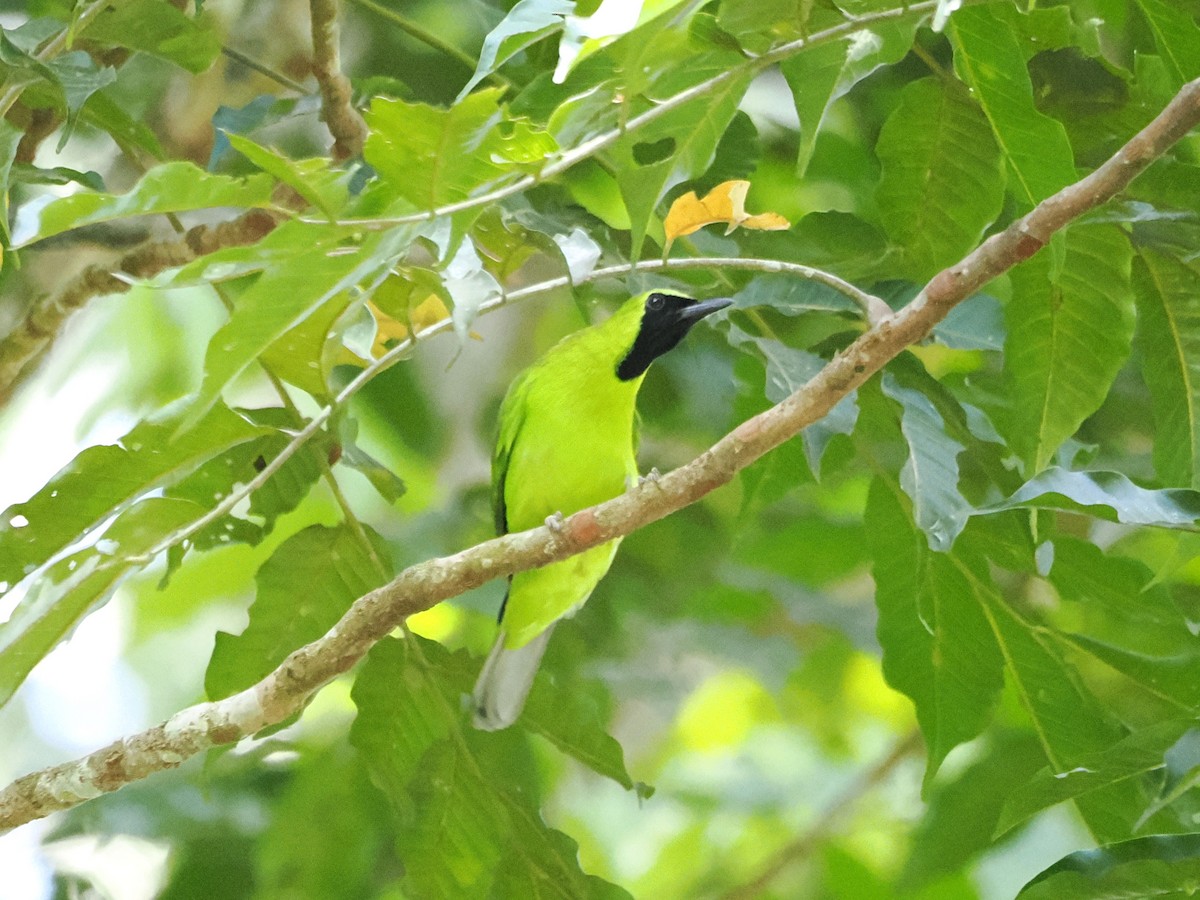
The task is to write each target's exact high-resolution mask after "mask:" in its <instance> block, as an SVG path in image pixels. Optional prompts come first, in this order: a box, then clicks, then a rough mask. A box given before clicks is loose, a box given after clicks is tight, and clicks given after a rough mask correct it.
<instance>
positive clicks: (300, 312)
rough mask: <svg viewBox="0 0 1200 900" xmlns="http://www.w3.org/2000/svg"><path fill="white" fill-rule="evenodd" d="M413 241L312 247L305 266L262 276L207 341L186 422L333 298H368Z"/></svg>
mask: <svg viewBox="0 0 1200 900" xmlns="http://www.w3.org/2000/svg"><path fill="white" fill-rule="evenodd" d="M412 239H413V232H412V230H411V229H410V228H404V227H401V228H393V229H391V230H389V231H384V232H376V233H372V234H368V235H367V236H366V237H365V238H364V239H363V241H362V243H361V244H360V245H359V246H357V247H351V248H330V249H328V250H326V251H325V252H312V251H311V249H310V252H309V253H308V255H307V256H306V257H305V261H304V264H303V265H295V264H292V265H288V264H285V265H279V266H274V267H272V268H270V269H268V270H267V271H265V272H263V273H262V275H260V276H259V277H258V280H257V281H255V282H254V284H252V285H251V286H250V287H249V288H247V289H246V291H245V292H244V293H243V294H242V295H241V296H240V297H238V298H237V300H236V302H235V304H234V308H233V313H232V314H231V315H230V317H229V321H228V322H226V323H225V324H224V325H222V326H221V327H220V328H219V329H218V330H217V333H216V334H214V335H213V337H212V340H211V341H209V344H208V350H207V351H206V353H205V356H204V379H203V381H202V382H201V384H200V390H199V393H198V394H197V396H196V398H195V400H194V401H193V402H192V405H191V411H190V413H189V415H188V417H187V418H186V419H185V424H186V425H190V424H192V423H193V422H195V421H196V420H197V419H199V418H200V417H201V416H203V415H204V413H205V411H206V410H208V409H209V407H211V406H212V404H214V403H216V402H217V398H218V397H219V396H220V394H221V391H223V390H224V389H225V386H226V385H227V384H229V382H230V381H232V380H233V379H234V378H236V377H237V376H238V375H240V374H241V373H242V372H243V371H244V370H245V369H246V367H247V366H249V365H251V364H252V363H253V362H254V361H255V360H256V359H257V358H258V357H259V355H260V354H262V353H263V351H265V350H266V349H267V348H268V347H270V346H271V345H272V344H273V343H275V341H277V340H279V338H280V337H282V336H283V335H284V334H285V333H286V332H288V331H290V330H291V329H293V328H295V327H296V326H297V325H299V324H300V323H301V322H303V321H304V320H305V319H307V318H308V317H309V316H311V315H313V314H314V313H315V312H316V311H317V310H319V309H320V308H321V307H322V306H323V305H324V304H326V303H327V302H329V301H330V300H331V299H332V298H333V297H335V296H336V295H338V294H340V293H342V292H344V291H349V290H351V289H352V288H356V287H359V286H360V285H362V286H363V288H364V291H365V293H367V294H369V293H370V291H371V290H373V289H374V287H375V285H376V284H378V283H379V282H380V281H382V280H383V279H384V278H386V277H387V274H388V272H389V271H390V269H391V265H392V263H393V262H394V261H395V260H396V259H397V258H398V257H399V256H400V255H401V254H402V253H403V252H404V250H405V249H407V247H408V245H409V244H410V243H411V242H412ZM290 249H291V250H292V251H293V252H299V250H300V249H301V248H290ZM347 251H348V252H347Z"/></svg>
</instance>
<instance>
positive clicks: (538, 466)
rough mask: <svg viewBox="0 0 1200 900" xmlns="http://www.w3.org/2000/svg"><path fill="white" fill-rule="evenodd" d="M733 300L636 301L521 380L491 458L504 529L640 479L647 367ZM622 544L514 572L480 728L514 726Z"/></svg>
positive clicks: (479, 709) (507, 403)
mask: <svg viewBox="0 0 1200 900" xmlns="http://www.w3.org/2000/svg"><path fill="white" fill-rule="evenodd" d="M729 303H730V301H729V300H724V299H721V300H710V301H708V302H706V303H697V302H696V301H694V300H689V299H688V298H686V297H676V296H673V295H671V294H662V293H657V292H653V293H648V294H642V295H640V296H637V297H633V298H632V299H630V300H628V301H627V302H626V303H624V304H622V306H621V307H620V309H618V310H617V311H616V312H615V313H614V314H613V315H612V317H611V318H609V319H608V320H607V321H604V322H602V323H600V324H599V325H595V326H593V327H591V328H585V329H583V330H582V331H578V332H576V333H575V334H573V335H571V336H570V337H567V338H564V339H563V340H562V341H560V342H559V343H558V344H556V345H555V346H554V347H552V348H550V350H549V351H548V352H547V353H546V355H545V356H543V357H542V358H541V359H540V360H539V361H538V362H537V363H535V364H534V365H533V366H531V367H530V368H529V369H528V370H527V371H526V372H524V373H523V374H522V375H520V376H518V378H517V379H516V380H515V381H514V382H513V384H512V386H511V387H510V388H509V390H508V394H507V396H506V397H505V398H504V402H503V403H502V404H501V406H500V428H499V437H498V439H497V442H496V452H495V455H494V456H493V458H492V501H493V504H494V507H495V513H496V528H497V530H498V531H499V532H501V533H505V532H509V531H521V530H525V529H528V528H533V527H535V526H538V525H541V524H542V523H543V522H545V521H546V520H547V519H548V518H549V517H551V516H553V515H554V514H555V513H559V512H561V513H562V514H563V515H570V514H572V513H574V512H577V511H578V510H580V509H583V508H585V507H588V506H594V505H595V504H597V503H601V502H603V501H605V500H608V499H610V498H612V497H615V496H616V495H617V494H619V493H620V492H621V491H622V490H624V488H625V486H626V484H627V483H629V482H630V481H632V480H633V479H634V478H636V476H637V466H636V463H635V461H634V454H633V416H634V403H635V401H636V398H637V392H638V388H639V387H640V386H641V383H642V379H643V378H644V377H645V374H646V369H647V368H649V366H650V364H651V363H652V362H653V361H654V360H655V359H657V358H658V357H659V356H661V355H662V354H664V353H666V352H667V351H669V350H670V349H671V348H672V347H674V346H675V345H676V344H678V343H679V342H680V341H681V340H683V337H684V335H686V334H687V333H688V330H689V329H690V328H691V327H692V326H693V325H694V324H695V323H696V322H698V321H700V319H702V318H703V317H704V316H706V315H708V314H709V313H711V312H715V311H716V310H718V309H722V308H724V307H726V306H728V305H729ZM618 543H619V541H618V540H613V541H610V542H609V543H607V544H603V545H601V546H599V547H593V548H592V549H591V550H588V551H586V552H584V553H581V554H579V555H577V556H573V557H570V558H569V559H565V560H562V561H561V562H557V563H552V564H550V565H548V566H543V567H542V568H540V569H534V570H532V571H528V572H519V573H517V574H516V575H514V576H513V578H512V580H511V583H510V585H509V592H508V598H507V600H506V601H505V605H504V607H503V610H502V612H501V625H500V636H499V637H498V638H497V641H496V643H495V645H494V646H493V647H492V651H491V653H489V654H488V658H487V660H486V661H485V662H484V664H483V668H482V669H481V670H480V673H479V679H478V680H477V681H476V683H475V690H474V692H473V696H472V699H473V702H474V706H475V715H474V723H475V726H476V727H477V728H482V729H485V730H488V731H495V730H497V729H500V728H507V727H508V726H509V725H511V724H512V723H513V722H514V721H516V719H517V717H518V716H519V715H520V714H521V708H522V707H523V706H524V704H525V698H526V696H527V695H528V693H529V690H530V687H531V686H532V684H533V679H534V675H535V673H536V672H537V667H538V664H539V662H540V660H541V656H542V653H543V651H544V650H545V648H546V643H547V641H548V640H549V638H550V633H551V629H552V628H553V626H554V623H555V622H556V621H557V620H558V619H561V618H562V617H563V616H566V615H569V614H570V613H572V612H574V611H575V610H576V609H578V608H579V606H580V605H582V604H583V602H584V601H586V600H587V598H588V595H590V594H591V592H592V590H593V589H594V588H595V587H596V584H597V582H599V581H600V579H601V578H603V577H604V573H605V572H607V571H608V567H609V565H610V564H611V563H612V559H613V555H614V554H615V553H616V552H617V544H618Z"/></svg>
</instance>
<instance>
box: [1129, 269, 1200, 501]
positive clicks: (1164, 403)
mask: <svg viewBox="0 0 1200 900" xmlns="http://www.w3.org/2000/svg"><path fill="white" fill-rule="evenodd" d="M1198 279H1200V275H1198V274H1197V272H1196V270H1195V269H1192V268H1189V267H1188V266H1186V265H1184V264H1183V263H1181V262H1179V261H1178V260H1177V259H1174V258H1172V257H1170V256H1167V255H1165V254H1162V253H1159V252H1157V251H1156V250H1152V249H1150V248H1148V247H1143V248H1142V249H1141V250H1139V251H1138V258H1137V260H1136V262H1135V264H1134V267H1133V284H1134V296H1135V297H1136V298H1137V340H1138V346H1139V348H1140V349H1141V361H1142V372H1143V374H1144V376H1145V379H1146V386H1147V387H1148V388H1149V389H1150V396H1151V398H1152V399H1153V401H1154V423H1155V441H1154V468H1155V471H1157V472H1158V476H1159V478H1160V479H1161V480H1162V482H1163V483H1164V484H1167V485H1170V486H1175V487H1193V488H1194V487H1200V292H1198V291H1197V290H1196V284H1197V280H1198Z"/></svg>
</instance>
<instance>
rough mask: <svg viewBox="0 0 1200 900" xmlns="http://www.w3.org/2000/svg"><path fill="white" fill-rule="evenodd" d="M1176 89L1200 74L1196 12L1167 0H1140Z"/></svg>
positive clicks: (1140, 5)
mask: <svg viewBox="0 0 1200 900" xmlns="http://www.w3.org/2000/svg"><path fill="white" fill-rule="evenodd" d="M1137 6H1138V7H1140V8H1141V11H1142V15H1143V16H1144V17H1145V19H1146V24H1148V25H1149V26H1150V31H1151V32H1152V33H1153V34H1154V43H1155V45H1156V46H1157V47H1158V53H1159V55H1160V56H1161V57H1162V59H1163V62H1165V63H1166V65H1167V70H1168V71H1169V72H1170V73H1171V78H1172V80H1173V82H1174V86H1175V87H1177V88H1178V87H1181V86H1182V85H1183V84H1184V83H1185V82H1188V81H1191V80H1192V79H1193V78H1195V77H1196V76H1197V75H1200V30H1197V28H1196V17H1195V11H1194V10H1191V11H1189V10H1188V9H1187V8H1186V7H1181V6H1179V5H1177V4H1174V3H1166V2H1164V0H1138V2H1137Z"/></svg>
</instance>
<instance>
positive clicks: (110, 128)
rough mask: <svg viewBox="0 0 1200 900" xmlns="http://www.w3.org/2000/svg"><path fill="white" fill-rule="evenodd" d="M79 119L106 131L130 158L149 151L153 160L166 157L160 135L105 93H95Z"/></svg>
mask: <svg viewBox="0 0 1200 900" xmlns="http://www.w3.org/2000/svg"><path fill="white" fill-rule="evenodd" d="M79 117H80V118H81V119H82V120H83V121H84V122H87V123H88V124H89V125H93V126H95V127H96V128H99V129H100V130H101V131H104V132H106V133H107V134H108V135H109V137H111V138H112V139H113V140H114V141H116V144H117V146H118V147H120V148H121V151H122V152H123V153H125V154H126V155H127V156H134V155H136V152H137V151H138V150H142V151H145V152H146V153H147V154H149V156H150V157H151V158H152V159H159V160H160V159H163V158H164V157H165V156H166V154H165V153H164V152H163V148H162V145H161V144H160V143H159V142H158V135H156V134H155V133H154V132H153V131H152V130H151V129H150V127H149V126H148V125H146V123H145V122H142V121H141V120H140V119H135V118H134V117H133V116H131V115H130V114H129V113H128V112H127V111H126V110H125V108H124V107H122V106H121V105H120V104H118V103H117V102H116V101H115V100H113V99H111V98H110V97H109V96H108V94H107V93H106V92H104V91H100V92H99V93H96V94H92V96H91V99H89V100H88V102H87V105H86V106H84V107H83V110H82V111H81V112H80V114H79Z"/></svg>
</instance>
